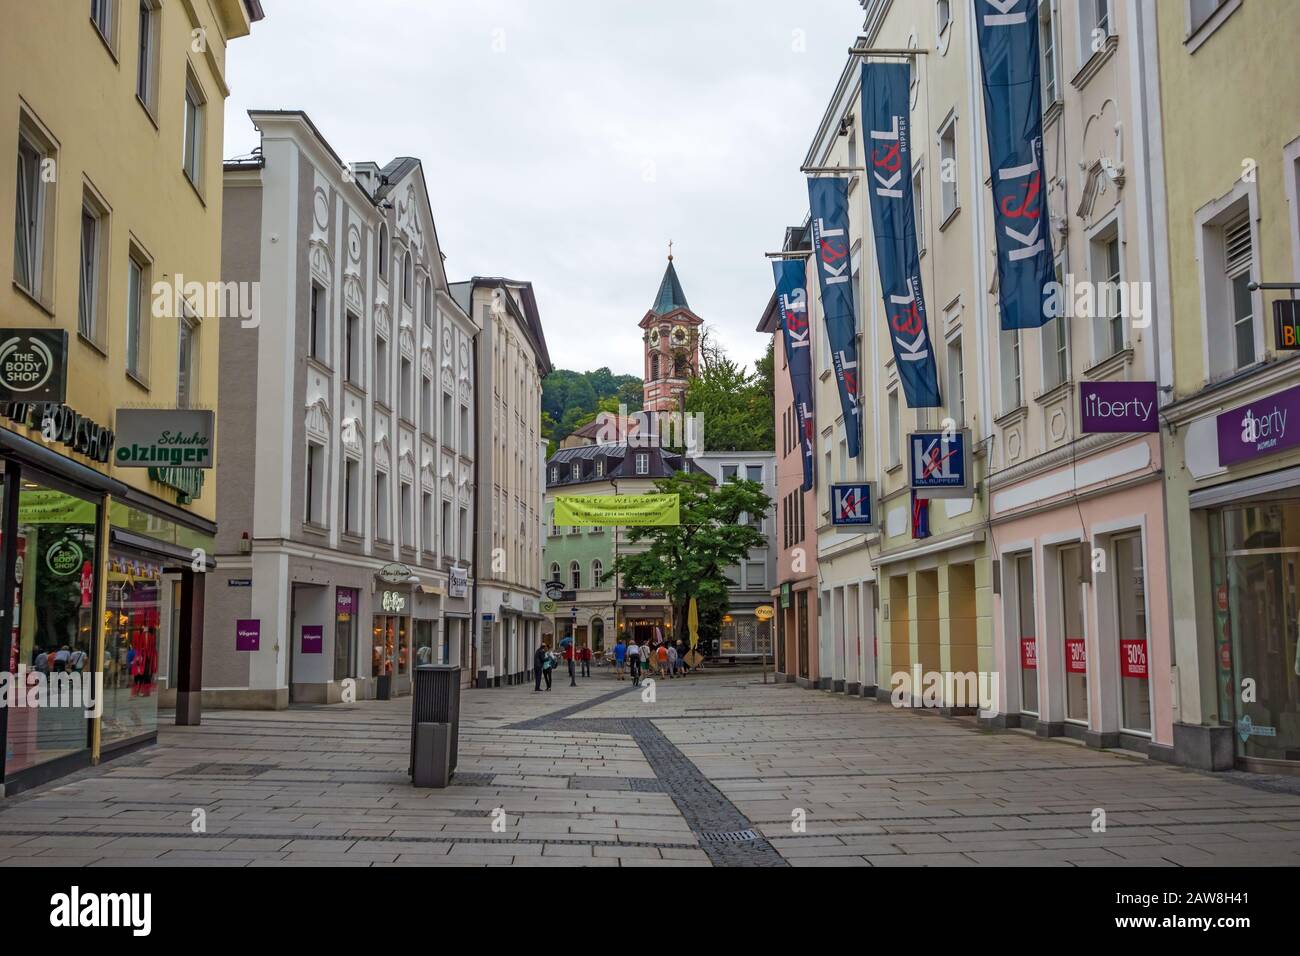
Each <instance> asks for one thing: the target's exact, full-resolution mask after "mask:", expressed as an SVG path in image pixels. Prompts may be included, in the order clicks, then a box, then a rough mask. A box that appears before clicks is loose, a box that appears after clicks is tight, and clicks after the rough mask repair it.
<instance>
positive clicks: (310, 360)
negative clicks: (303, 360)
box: [307, 355, 334, 375]
mask: <svg viewBox="0 0 1300 956" xmlns="http://www.w3.org/2000/svg"><path fill="white" fill-rule="evenodd" d="M307 364H308V365H310V366H311V367H312V368H314V369H316V370H317V371H318V372H324V373H325V374H326V375H333V374H334V369H333V367H331V366H330V364H329V363H328V362H325V361H323V360H322V359H320V358H317V357H316V356H315V355H308V356H307Z"/></svg>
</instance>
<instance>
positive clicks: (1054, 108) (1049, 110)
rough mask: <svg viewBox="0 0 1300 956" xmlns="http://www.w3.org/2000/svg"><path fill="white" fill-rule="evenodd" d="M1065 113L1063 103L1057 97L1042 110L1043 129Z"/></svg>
mask: <svg viewBox="0 0 1300 956" xmlns="http://www.w3.org/2000/svg"><path fill="white" fill-rule="evenodd" d="M1064 113H1065V102H1064V101H1063V100H1062V99H1061V98H1060V97H1059V96H1058V97H1057V98H1056V99H1054V100H1053V101H1052V102H1050V103H1048V104H1047V107H1046V108H1045V109H1044V110H1043V129H1044V130H1045V129H1047V128H1048V127H1049V126H1051V125H1052V124H1053V123H1055V122H1056V121H1057V120H1059V119H1060V118H1061V116H1062V115H1063V114H1064Z"/></svg>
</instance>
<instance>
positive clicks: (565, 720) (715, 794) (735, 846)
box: [508, 685, 789, 866]
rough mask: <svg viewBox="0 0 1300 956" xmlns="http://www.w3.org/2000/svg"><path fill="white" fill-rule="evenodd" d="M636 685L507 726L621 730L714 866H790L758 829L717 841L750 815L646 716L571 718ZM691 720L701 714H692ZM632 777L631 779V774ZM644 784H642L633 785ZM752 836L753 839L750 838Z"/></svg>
mask: <svg viewBox="0 0 1300 956" xmlns="http://www.w3.org/2000/svg"><path fill="white" fill-rule="evenodd" d="M636 689H637V688H635V687H633V686H632V685H629V686H627V687H620V688H618V689H617V690H614V691H611V692H609V693H608V694H602V695H601V696H600V697H593V698H592V699H591V700H587V701H583V702H582V703H578V704H573V705H571V706H569V707H563V708H561V709H560V710H556V711H552V712H551V713H549V714H544V715H542V716H540V717H534V718H532V719H530V720H525V721H522V722H520V723H516V724H510V725H508V729H510V730H562V731H564V732H566V733H573V732H580V731H587V732H590V733H605V734H620V735H624V736H628V737H631V738H632V739H633V740H635V741H636V743H637V746H638V747H640V748H641V753H642V754H643V755H644V756H645V759H646V762H647V763H648V764H650V769H652V770H653V771H654V772H655V781H656V782H657V783H658V786H659V790H660V791H661V792H663V793H667V794H668V795H669V796H670V797H672V799H673V803H675V804H676V805H677V809H678V811H679V812H680V813H681V815H682V817H683V818H684V819H685V820H686V822H687V824H688V825H689V826H690V828H691V830H692V831H693V832H694V833H695V835H696V837H698V838H699V841H700V848H701V849H702V850H704V852H705V853H706V854H707V855H708V857H709V860H710V862H712V863H713V865H714V866H789V864H788V863H787V862H786V861H785V858H784V857H782V856H781V854H780V853H778V852H777V851H776V848H775V847H773V846H772V844H771V843H769V842H768V841H767V839H766V838H765V837H763V836H761V835H759V834H758V833H757V832H752V833H746V834H745V836H746V838H745V839H742V840H738V841H736V842H719V841H720V839H721V838H722V837H723V836H724V835H726V834H732V835H734V834H736V833H738V832H740V831H753V826H752V825H751V824H750V822H749V818H748V817H746V816H745V815H744V814H743V813H741V812H740V809H739V808H738V807H737V806H736V805H735V804H734V803H732V802H731V801H730V800H728V799H727V798H726V797H725V796H724V795H723V793H722V791H720V790H719V789H718V788H717V787H715V786H714V785H713V784H712V783H710V782H709V778H708V777H706V776H705V775H704V774H703V773H701V772H700V770H699V768H698V767H696V766H695V764H694V762H693V761H692V760H691V759H690V758H689V757H687V756H686V755H685V754H684V753H682V752H681V751H680V750H679V749H678V748H677V747H676V745H675V744H673V742H672V741H670V740H669V739H668V738H667V737H665V736H664V735H663V733H662V732H661V731H660V730H659V728H658V727H656V726H655V725H654V721H653V719H651V718H648V717H606V718H583V719H576V720H575V719H570V718H571V717H572V715H574V714H580V713H582V712H583V711H584V710H590V709H591V708H593V707H598V706H599V705H601V704H603V703H605V702H606V701H610V700H614V699H615V698H618V697H621V696H623V695H624V694H626V693H628V692H629V691H631V690H636ZM692 719H696V720H698V719H701V718H700V717H698V716H697V717H693V718H692ZM633 779H635V778H633ZM638 786H648V782H647V783H646V784H640V785H635V784H634V785H633V787H634V789H636V788H637V787H638ZM751 835H752V839H751V838H749V837H750V836H751Z"/></svg>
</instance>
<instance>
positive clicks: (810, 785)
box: [0, 670, 1300, 866]
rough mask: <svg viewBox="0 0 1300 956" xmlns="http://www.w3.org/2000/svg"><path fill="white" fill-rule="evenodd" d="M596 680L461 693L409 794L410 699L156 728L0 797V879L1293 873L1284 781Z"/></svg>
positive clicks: (697, 680) (734, 696)
mask: <svg viewBox="0 0 1300 956" xmlns="http://www.w3.org/2000/svg"><path fill="white" fill-rule="evenodd" d="M597 674H598V676H596V677H593V678H592V679H590V680H585V681H581V682H580V686H579V687H578V688H576V689H574V688H570V687H568V686H567V682H565V681H560V680H557V681H556V684H555V689H554V690H553V691H551V692H550V693H541V694H535V693H534V692H533V689H532V687H531V686H525V687H509V688H498V689H495V690H486V691H469V692H466V693H465V694H463V696H462V707H463V709H462V716H461V741H460V765H459V767H458V771H457V776H456V780H455V783H454V785H453V786H451V787H449V788H447V789H445V790H415V789H413V788H412V787H411V785H410V781H409V778H408V777H407V775H406V767H407V757H408V753H407V751H408V746H409V732H410V729H409V727H410V725H409V712H410V703H409V700H400V701H391V702H364V703H359V704H355V705H336V706H332V707H307V708H295V709H293V710H290V711H282V712H279V713H265V712H229V711H226V712H212V713H209V714H207V715H205V717H204V722H203V725H202V726H200V727H193V728H178V727H174V726H170V725H167V726H164V727H163V728H162V731H161V735H160V744H159V746H157V747H155V748H150V749H148V750H145V751H141V752H139V753H137V754H134V755H131V756H129V757H126V758H123V759H121V760H118V761H114V762H111V763H109V764H106V765H104V766H102V767H99V768H95V769H92V770H88V771H83V772H82V773H80V774H77V775H75V776H74V777H71V778H67V779H64V780H63V781H60V782H57V783H55V784H52V785H49V786H47V787H45V788H43V789H39V790H36V791H33V792H30V793H25V794H20V795H18V796H16V797H10V798H8V799H7V800H0V866H42V865H69V864H86V865H91V866H106V865H116V864H131V865H150V866H168V865H193V864H195V863H201V864H213V865H223V866H277V865H321V864H328V865H331V866H340V865H344V866H346V865H354V866H371V865H489V864H515V865H528V866H546V865H573V864H582V865H586V866H708V865H711V864H712V865H778V866H779V865H784V864H786V863H788V864H791V865H800V866H807V865H837V866H845V865H856V866H863V865H873V866H909V865H910V866H925V865H966V866H969V865H979V864H1014V865H1053V866H1124V865H1140V866H1151V865H1156V866H1186V865H1193V866H1195V865H1242V864H1291V865H1295V864H1300V786H1297V785H1296V781H1293V780H1287V779H1278V778H1258V777H1251V776H1249V775H1245V774H1229V775H1223V774H1219V775H1212V774H1202V773H1196V772H1192V771H1188V770H1182V769H1178V768H1173V767H1168V766H1164V765H1161V764H1155V763H1148V762H1146V761H1144V760H1141V759H1135V758H1133V757H1129V756H1125V755H1121V754H1114V753H1098V752H1096V751H1092V750H1087V749H1084V748H1083V747H1081V746H1079V745H1077V744H1073V743H1068V742H1063V741H1043V740H1039V739H1036V738H1034V737H1031V736H1028V735H1025V734H1021V733H1018V732H1005V733H992V732H985V731H982V730H979V729H978V728H976V727H974V725H973V724H972V723H971V722H969V721H966V720H945V719H942V718H940V717H938V716H935V715H933V714H921V713H916V712H910V711H898V710H895V709H893V708H891V707H889V706H888V705H884V704H877V703H874V702H868V701H861V700H856V699H851V698H845V697H843V696H837V695H833V694H829V693H825V692H816V691H807V690H800V689H798V688H796V687H795V686H793V685H790V684H781V685H772V684H768V685H764V684H763V683H762V682H761V677H760V675H758V674H754V673H740V672H734V671H733V672H711V673H707V674H703V675H697V676H692V677H690V678H686V679H683V680H673V681H668V682H662V681H661V682H659V683H658V684H657V685H656V686H655V695H654V696H655V700H654V701H653V702H651V701H647V700H646V699H644V695H643V694H642V693H640V692H638V691H634V690H632V689H631V688H630V687H629V686H628V685H627V684H626V683H618V682H616V681H614V680H612V679H611V678H610V676H609V675H608V673H607V672H603V671H601V670H598V671H597ZM1097 810H1104V811H1105V825H1106V826H1105V832H1094V830H1093V822H1094V818H1095V815H1096V811H1097ZM200 811H201V812H202V815H203V817H204V820H203V822H204V824H205V826H206V832H202V833H196V832H194V830H193V824H194V820H195V818H196V816H198V815H199V812H200ZM801 822H802V827H801V828H798V829H796V828H797V827H799V824H800V823H801Z"/></svg>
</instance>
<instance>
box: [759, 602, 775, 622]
mask: <svg viewBox="0 0 1300 956" xmlns="http://www.w3.org/2000/svg"><path fill="white" fill-rule="evenodd" d="M754 617H756V618H757V619H758V620H760V621H770V620H772V618H774V617H776V608H774V607H772V605H770V604H760V605H759V606H758V607H756V608H754Z"/></svg>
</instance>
